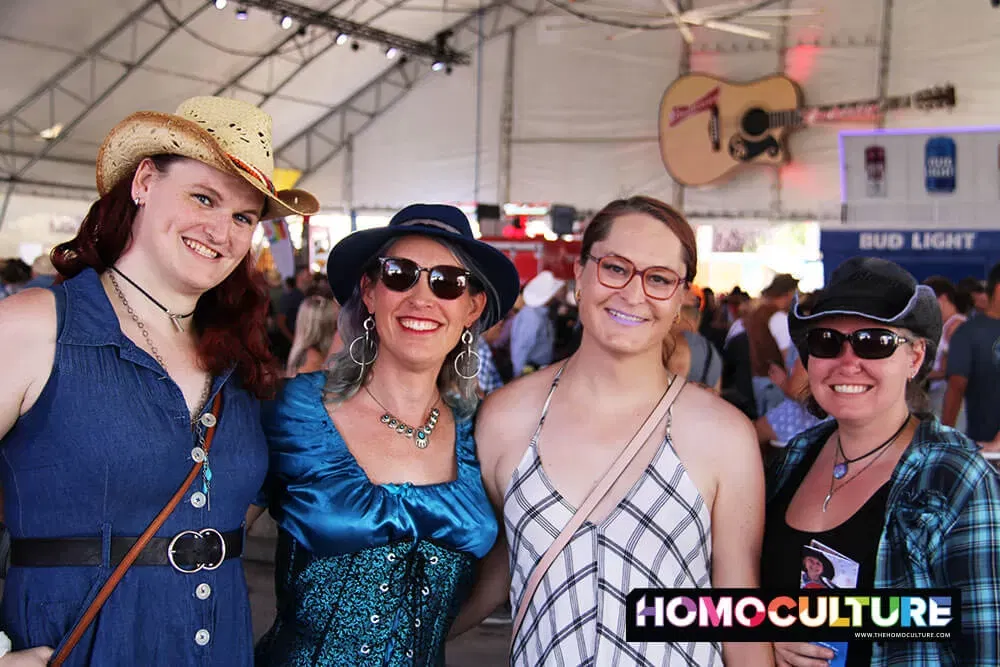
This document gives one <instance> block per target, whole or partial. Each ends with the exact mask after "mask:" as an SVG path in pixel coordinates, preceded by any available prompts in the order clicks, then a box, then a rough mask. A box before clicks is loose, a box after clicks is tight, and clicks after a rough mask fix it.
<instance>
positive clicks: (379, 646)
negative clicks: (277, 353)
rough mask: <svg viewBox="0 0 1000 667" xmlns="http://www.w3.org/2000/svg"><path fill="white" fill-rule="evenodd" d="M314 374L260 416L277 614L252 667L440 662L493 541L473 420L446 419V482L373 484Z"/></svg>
mask: <svg viewBox="0 0 1000 667" xmlns="http://www.w3.org/2000/svg"><path fill="white" fill-rule="evenodd" d="M325 379H326V378H325V375H324V374H323V373H322V372H317V373H307V374H303V375H299V376H297V377H296V378H294V379H293V380H290V381H289V382H288V384H287V385H286V386H285V389H284V392H283V393H282V396H281V397H280V398H279V399H278V400H277V401H276V402H275V403H273V404H272V405H270V406H269V407H268V408H267V409H266V410H265V413H264V431H265V433H266V434H267V438H268V445H269V447H270V469H269V472H268V476H269V482H268V486H267V491H268V496H269V499H268V500H269V502H268V504H269V510H270V513H271V515H272V516H273V517H274V519H275V520H276V521H277V522H278V525H279V527H280V531H281V537H280V540H279V549H278V554H277V559H276V560H277V563H276V572H275V578H276V588H277V593H278V618H277V620H276V621H275V625H274V627H272V628H271V630H270V631H269V632H268V634H267V635H266V636H265V637H264V639H263V640H261V644H260V645H259V646H258V650H257V664H258V665H277V664H282V665H307V664H309V665H318V664H330V665H334V664H336V665H342V664H367V663H368V662H373V664H376V663H377V664H388V665H414V664H422V665H423V664H443V656H444V653H443V646H444V641H445V638H446V637H447V632H448V629H449V628H450V626H451V623H452V621H453V620H454V617H455V615H456V614H457V612H458V610H459V608H460V607H461V603H462V602H463V601H464V600H465V598H466V597H467V596H468V593H469V590H470V589H471V586H472V581H473V570H474V564H475V561H476V560H478V559H479V558H482V557H483V556H485V555H486V553H487V552H489V550H490V549H491V548H492V546H493V543H494V542H495V541H496V538H497V523H496V518H495V514H494V512H493V508H492V506H491V505H490V502H489V499H488V498H487V496H486V491H485V489H484V488H483V484H482V478H481V472H480V468H479V463H478V460H477V459H476V453H475V443H474V441H473V438H472V420H466V421H461V422H458V423H457V424H456V425H455V454H456V458H457V467H458V474H457V476H456V479H454V480H453V481H450V482H443V483H439V484H430V485H415V484H411V483H403V484H373V483H372V482H371V481H370V480H369V479H368V476H367V475H366V474H365V472H364V470H363V469H362V468H361V466H360V465H358V462H357V461H356V460H355V458H354V456H353V455H352V454H351V453H350V451H349V450H348V448H347V445H346V443H345V442H344V439H343V438H342V437H341V435H340V433H339V432H338V431H337V429H336V427H335V426H334V424H333V422H332V421H331V420H330V417H329V415H328V414H327V411H326V408H325V406H324V404H323V395H322V389H323V384H324V382H325ZM432 446H433V445H432Z"/></svg>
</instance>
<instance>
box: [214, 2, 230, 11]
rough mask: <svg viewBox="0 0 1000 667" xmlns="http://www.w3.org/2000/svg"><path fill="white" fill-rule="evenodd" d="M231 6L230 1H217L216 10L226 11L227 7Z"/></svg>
mask: <svg viewBox="0 0 1000 667" xmlns="http://www.w3.org/2000/svg"><path fill="white" fill-rule="evenodd" d="M228 4H229V0H215V8H216V9H225V8H226V5H228Z"/></svg>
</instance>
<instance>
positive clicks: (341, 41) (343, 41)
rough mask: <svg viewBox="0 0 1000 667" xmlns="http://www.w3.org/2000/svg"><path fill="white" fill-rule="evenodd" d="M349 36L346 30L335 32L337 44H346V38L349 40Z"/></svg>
mask: <svg viewBox="0 0 1000 667" xmlns="http://www.w3.org/2000/svg"><path fill="white" fill-rule="evenodd" d="M350 38H351V36H350V35H348V34H347V33H346V32H341V33H338V34H337V40H336V41H337V46H343V45H344V44H347V40H349V39H350Z"/></svg>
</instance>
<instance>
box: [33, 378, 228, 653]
mask: <svg viewBox="0 0 1000 667" xmlns="http://www.w3.org/2000/svg"><path fill="white" fill-rule="evenodd" d="M221 411H222V390H221V389H220V390H219V393H218V394H216V395H215V401H214V402H213V403H212V415H213V416H214V417H215V426H218V423H219V413H220V412H221ZM215 426H213V427H211V428H208V429H206V431H207V432H206V433H205V444H204V445H203V446H202V449H204V450H205V453H206V454H207V453H208V450H209V449H210V448H211V447H212V440H213V439H214V438H215V430H216V429H215ZM204 465H205V462H204V461H199V462H198V463H195V464H194V467H193V468H191V472H189V473H188V476H187V478H186V479H185V480H184V483H183V484H181V486H180V488H179V489H177V493H175V494H174V496H173V498H171V499H170V502H168V503H167V504H166V505H165V506H164V507H163V509H162V510H160V513H159V514H157V515H156V518H155V519H153V521H152V523H150V524H149V526H147V527H146V530H144V531H143V532H142V535H140V536H139V539H137V540H136V542H135V544H134V545H133V546H132V548H131V549H129V551H128V553H127V554H125V558H124V559H123V560H122V562H121V563H119V564H118V567H116V568H115V569H114V572H112V573H111V576H110V577H108V580H107V581H105V582H104V585H103V586H102V587H101V590H100V591H99V592H98V593H97V597H95V598H94V601H93V602H91V603H90V606H89V607H87V611H85V612H83V616H81V617H80V619H79V620H78V621H77V622H76V625H75V626H73V630H72V631H70V633H69V636H68V637H67V638H66V641H65V642H63V645H62V648H60V649H59V652H58V653H56V654H55V655H54V656H52V659H51V660H49V665H50V666H51V667H61V665H62V664H63V662H65V661H66V658H68V657H69V654H70V653H71V652H72V651H73V649H74V648H75V647H76V645H77V644H78V643H79V642H80V640H81V639H82V638H83V635H84V633H85V632H86V631H87V628H89V627H90V624H91V623H93V622H94V619H95V618H97V614H98V612H100V611H101V607H103V606H104V603H105V602H107V601H108V598H109V597H111V593H112V592H114V590H115V588H116V587H117V586H118V584H119V583H120V582H121V580H122V577H124V576H125V573H126V572H127V571H128V569H129V568H130V567H132V564H133V563H134V562H135V559H136V558H138V557H139V554H140V553H141V552H142V550H143V549H144V548H145V547H146V544H147V543H148V542H149V540H150V539H151V538H152V537H153V535H155V534H156V531H158V530H159V529H160V528H161V527H162V526H163V524H164V523H165V522H166V520H167V518H168V517H169V516H170V515H171V514H172V513H173V511H174V508H176V507H177V504H178V503H179V502H180V501H181V498H183V497H184V493H185V492H186V491H187V490H188V487H190V486H191V483H192V482H194V480H195V479H196V478H197V477H198V475H199V474H200V473H201V468H202V466H204Z"/></svg>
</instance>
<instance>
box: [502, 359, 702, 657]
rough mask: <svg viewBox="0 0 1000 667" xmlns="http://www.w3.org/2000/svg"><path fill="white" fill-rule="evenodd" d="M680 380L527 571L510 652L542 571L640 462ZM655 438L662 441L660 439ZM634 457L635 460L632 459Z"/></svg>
mask: <svg viewBox="0 0 1000 667" xmlns="http://www.w3.org/2000/svg"><path fill="white" fill-rule="evenodd" d="M684 384H685V380H684V378H682V377H680V376H679V375H675V376H674V379H673V381H672V382H671V383H670V386H669V387H667V390H666V391H665V392H663V396H662V397H661V398H660V400H659V401H658V402H657V404H656V406H655V407H654V408H653V410H652V412H650V413H649V416H648V417H646V421H644V422H643V423H642V426H640V427H639V430H638V431H636V433H635V435H633V436H632V438H631V439H630V440H629V441H628V443H627V444H626V445H625V448H624V449H623V450H622V452H621V454H619V455H618V458H616V459H615V460H614V462H613V463H612V464H611V467H610V468H608V471H607V472H606V473H604V477H602V478H601V479H600V480H598V482H597V483H596V484H595V485H594V488H592V489H591V490H590V493H588V494H587V497H586V498H585V499H584V501H583V503H581V504H580V507H579V509H577V510H576V512H575V513H574V514H573V516H571V517H570V519H569V521H568V522H567V523H566V525H565V526H564V527H563V529H562V531H561V532H560V533H559V534H558V535H557V536H556V539H555V540H553V541H552V544H550V545H549V548H548V549H546V550H545V553H544V554H542V557H541V558H540V559H539V560H538V563H536V564H535V567H534V569H533V570H532V571H531V575H530V576H529V577H528V581H527V583H526V584H525V585H524V591H523V592H522V593H521V600H520V601H519V602H518V605H517V613H516V615H515V616H514V623H513V626H512V628H511V633H510V651H511V656H513V655H514V648H515V645H516V642H517V634H518V632H519V631H520V629H521V624H522V623H524V617H525V615H526V614H527V613H528V607H529V606H530V605H531V598H532V597H534V595H535V591H536V590H538V586H539V585H540V584H541V583H542V579H543V578H544V577H545V573H546V572H548V570H549V567H551V566H552V563H553V562H555V559H556V557H557V556H558V555H559V553H560V552H561V551H562V550H563V549H564V548H566V545H567V544H569V542H570V540H571V539H573V535H575V534H576V531H577V529H579V528H580V526H582V525H583V522H584V521H586V520H587V518H588V517H589V516H590V515H591V514H593V512H594V510H595V509H596V508H597V505H598V504H599V503H600V502H601V500H602V499H603V498H604V497H605V496H607V495H608V493H609V492H610V491H611V489H612V488H613V487H614V485H615V483H616V482H617V481H618V480H619V479H621V476H622V475H623V474H625V472H626V471H627V470H629V469H630V468H631V467H633V466H634V465H640V464H642V460H641V459H639V458H637V454H639V452H640V451H642V449H643V445H645V444H646V441H647V440H649V438H650V437H651V436H652V435H653V431H655V430H656V428H657V426H658V425H659V424H660V423H661V422H662V421H663V419H664V418H665V417H666V416H667V412H669V410H670V406H671V405H673V402H674V400H675V399H676V398H677V396H678V395H679V394H680V393H681V389H683V388H684ZM659 442H662V440H660V441H659ZM657 444H658V443H657ZM637 461H638V463H636V462H637ZM646 465H648V464H646ZM619 502H620V501H619Z"/></svg>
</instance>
